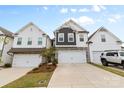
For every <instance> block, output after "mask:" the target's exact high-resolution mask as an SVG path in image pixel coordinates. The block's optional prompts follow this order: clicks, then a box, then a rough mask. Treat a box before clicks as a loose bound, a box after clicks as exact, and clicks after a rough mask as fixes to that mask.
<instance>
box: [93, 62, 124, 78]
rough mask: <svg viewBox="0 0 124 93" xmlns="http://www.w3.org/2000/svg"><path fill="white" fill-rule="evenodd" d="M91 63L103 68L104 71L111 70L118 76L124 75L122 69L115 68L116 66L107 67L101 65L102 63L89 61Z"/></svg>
mask: <svg viewBox="0 0 124 93" xmlns="http://www.w3.org/2000/svg"><path fill="white" fill-rule="evenodd" d="M91 65H93V66H96V67H99V68H101V69H104V70H106V71H109V72H112V73H114V74H117V75H120V76H122V77H124V71H121V70H119V69H116V68H113V67H109V66H103V65H100V64H95V63H91Z"/></svg>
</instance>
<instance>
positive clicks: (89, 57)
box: [87, 42, 92, 63]
mask: <svg viewBox="0 0 124 93" xmlns="http://www.w3.org/2000/svg"><path fill="white" fill-rule="evenodd" d="M87 44H88V50H87V51H88V58H87V62H88V63H91V56H90V44H92V42H87Z"/></svg>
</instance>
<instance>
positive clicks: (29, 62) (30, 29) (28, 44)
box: [9, 22, 51, 67]
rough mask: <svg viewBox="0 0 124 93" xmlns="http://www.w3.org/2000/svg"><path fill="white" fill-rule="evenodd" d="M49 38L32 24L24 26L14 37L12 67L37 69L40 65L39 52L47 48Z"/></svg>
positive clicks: (40, 57) (49, 44) (49, 43)
mask: <svg viewBox="0 0 124 93" xmlns="http://www.w3.org/2000/svg"><path fill="white" fill-rule="evenodd" d="M50 46H51V41H50V38H49V36H48V35H47V34H46V33H44V32H43V31H42V30H41V29H39V28H38V27H37V26H36V25H34V24H33V23H32V22H31V23H29V24H27V25H26V26H24V27H23V28H22V29H20V30H19V31H18V32H17V33H15V35H14V42H13V46H12V49H11V50H10V51H9V52H12V53H13V63H12V65H13V67H37V66H38V65H39V64H40V63H42V56H41V55H40V54H41V51H42V49H43V48H49V47H50Z"/></svg>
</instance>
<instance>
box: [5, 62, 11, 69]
mask: <svg viewBox="0 0 124 93" xmlns="http://www.w3.org/2000/svg"><path fill="white" fill-rule="evenodd" d="M4 67H6V68H8V67H12V64H10V63H6V64H4Z"/></svg>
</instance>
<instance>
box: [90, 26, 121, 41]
mask: <svg viewBox="0 0 124 93" xmlns="http://www.w3.org/2000/svg"><path fill="white" fill-rule="evenodd" d="M99 31H106V32H108V33H109V34H110V35H111V36H113V37H114V38H115V39H116V40H117V42H122V41H121V40H120V39H119V38H118V37H117V36H115V35H114V34H113V33H111V32H110V31H109V30H108V29H106V28H105V27H103V26H102V27H100V28H99V29H98V30H96V31H95V32H94V33H93V34H92V35H91V36H90V37H89V38H88V41H90V40H91V38H92V37H93V36H94V35H95V34H96V33H97V32H99Z"/></svg>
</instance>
